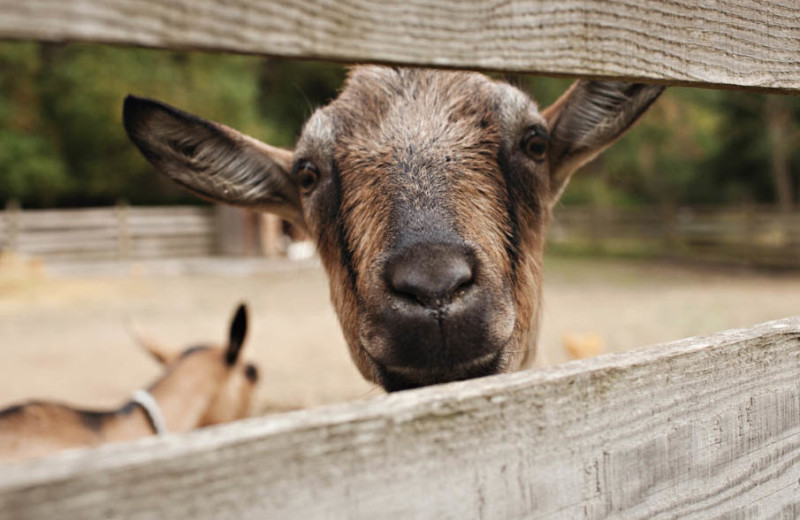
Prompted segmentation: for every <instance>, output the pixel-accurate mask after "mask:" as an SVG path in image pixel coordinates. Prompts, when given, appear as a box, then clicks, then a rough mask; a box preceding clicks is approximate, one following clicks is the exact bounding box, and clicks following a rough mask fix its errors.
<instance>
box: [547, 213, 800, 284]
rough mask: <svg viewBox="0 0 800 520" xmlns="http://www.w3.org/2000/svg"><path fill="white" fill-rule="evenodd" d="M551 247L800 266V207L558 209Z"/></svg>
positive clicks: (793, 267)
mask: <svg viewBox="0 0 800 520" xmlns="http://www.w3.org/2000/svg"><path fill="white" fill-rule="evenodd" d="M548 244H549V247H550V249H551V250H555V251H575V252H580V253H604V254H609V253H610V254H619V255H635V256H658V257H666V258H672V259H685V260H690V261H692V262H710V263H715V264H720V263H721V264H734V265H746V266H756V267H766V268H777V269H797V268H800V211H795V212H791V213H782V212H780V211H778V210H776V209H774V208H770V207H739V208H735V207H732V208H726V207H683V208H679V209H677V210H659V209H658V208H637V209H619V208H589V207H582V208H576V207H562V208H558V209H557V210H556V211H555V213H554V217H553V222H552V225H551V228H550V235H549V237H548Z"/></svg>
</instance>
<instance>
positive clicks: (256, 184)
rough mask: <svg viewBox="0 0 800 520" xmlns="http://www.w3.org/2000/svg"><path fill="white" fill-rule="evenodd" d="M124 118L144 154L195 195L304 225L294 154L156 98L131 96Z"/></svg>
mask: <svg viewBox="0 0 800 520" xmlns="http://www.w3.org/2000/svg"><path fill="white" fill-rule="evenodd" d="M122 119H123V124H124V125H125V131H126V132H127V133H128V137H129V138H130V140H131V141H133V143H134V144H135V145H136V146H137V148H139V151H141V152H142V155H144V157H145V158H146V159H147V160H148V161H149V162H150V163H151V164H152V165H153V166H155V167H156V168H157V169H158V170H159V171H160V172H162V173H164V174H166V175H167V176H168V177H169V178H170V179H172V180H173V181H175V182H176V183H178V184H180V185H181V186H182V187H184V188H186V189H187V190H189V191H191V192H192V193H194V194H195V195H198V196H200V197H202V198H205V199H208V200H212V201H215V202H224V203H226V204H231V205H234V206H243V207H247V208H251V209H258V210H262V211H268V212H271V213H275V214H277V215H279V216H281V217H283V218H285V219H287V220H291V221H292V222H295V223H297V224H299V225H301V226H302V225H303V218H302V212H301V210H300V197H299V193H298V190H297V187H296V185H295V184H294V183H293V182H292V181H291V177H290V172H291V168H292V152H291V151H289V150H283V149H280V148H275V147H274V146H269V145H267V144H264V143H262V142H261V141H258V140H256V139H253V138H252V137H249V136H247V135H245V134H242V133H240V132H237V131H236V130H234V129H232V128H228V127H227V126H225V125H221V124H219V123H214V122H211V121H207V120H205V119H202V118H200V117H197V116H194V115H192V114H188V113H186V112H183V111H182V110H178V109H177V108H174V107H171V106H169V105H167V104H165V103H161V102H159V101H155V100H152V99H145V98H138V97H135V96H130V95H129V96H128V97H126V98H125V103H124V106H123V110H122Z"/></svg>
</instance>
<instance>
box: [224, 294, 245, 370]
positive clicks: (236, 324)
mask: <svg viewBox="0 0 800 520" xmlns="http://www.w3.org/2000/svg"><path fill="white" fill-rule="evenodd" d="M245 337H247V306H246V305H245V304H243V303H242V304H239V307H238V308H237V309H236V313H235V314H234V315H233V319H232V320H231V329H230V332H229V334H228V349H227V351H226V352H225V360H226V361H227V362H228V364H229V365H235V364H236V360H237V359H238V358H239V352H241V351H242V345H244V340H245Z"/></svg>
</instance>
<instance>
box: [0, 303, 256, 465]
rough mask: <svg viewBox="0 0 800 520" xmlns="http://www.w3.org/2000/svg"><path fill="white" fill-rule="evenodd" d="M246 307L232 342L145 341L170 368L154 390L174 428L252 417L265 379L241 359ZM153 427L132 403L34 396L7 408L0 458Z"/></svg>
mask: <svg viewBox="0 0 800 520" xmlns="http://www.w3.org/2000/svg"><path fill="white" fill-rule="evenodd" d="M246 330H247V318H246V311H245V308H244V307H243V306H241V307H240V308H239V310H238V311H237V313H236V314H235V317H234V319H233V320H232V322H231V327H230V334H229V338H228V344H227V345H225V346H223V347H214V346H197V347H192V348H190V349H187V350H185V351H183V352H173V351H171V350H169V349H165V348H164V347H162V346H160V345H158V344H156V343H154V342H153V341H150V340H146V339H142V340H141V341H140V342H141V344H142V346H143V347H144V348H145V349H146V350H147V351H148V352H149V353H150V354H151V355H152V356H153V357H154V358H155V359H156V360H157V361H158V362H159V363H161V364H162V365H163V366H164V370H165V373H164V374H163V375H162V376H161V377H160V378H159V379H158V380H157V381H155V382H154V383H153V384H152V385H151V386H150V387H149V388H148V390H149V391H150V394H151V395H152V396H153V398H154V399H155V400H156V402H157V403H158V405H159V408H160V409H161V412H162V414H163V416H164V419H165V421H166V426H167V429H168V430H169V431H171V432H182V431H188V430H192V429H195V428H199V427H202V426H209V425H212V424H219V423H223V422H228V421H233V420H236V419H241V418H243V417H246V416H247V414H248V412H249V408H250V400H251V396H252V394H253V391H254V389H255V386H256V383H257V381H258V371H257V369H256V367H255V366H254V365H251V364H249V363H244V362H243V361H241V357H240V355H239V354H240V352H241V348H242V345H243V342H244V339H245V334H246ZM153 433H154V427H153V425H152V424H151V422H150V419H149V418H148V416H147V415H146V414H145V412H144V411H143V409H142V408H141V407H140V406H139V405H138V404H136V403H135V402H133V401H130V402H127V403H125V404H124V405H123V406H121V407H120V408H118V409H116V410H108V411H90V410H80V409H77V408H73V407H71V406H68V405H64V404H60V403H54V402H41V401H35V402H29V403H25V404H21V405H16V406H11V407H9V408H6V409H4V410H0V462H3V461H11V460H18V459H25V458H31V457H39V456H42V455H46V454H48V453H51V452H55V451H60V450H64V449H68V448H79V447H89V446H96V445H99V444H102V443H106V442H119V441H126V440H134V439H138V438H141V437H146V436H149V435H153Z"/></svg>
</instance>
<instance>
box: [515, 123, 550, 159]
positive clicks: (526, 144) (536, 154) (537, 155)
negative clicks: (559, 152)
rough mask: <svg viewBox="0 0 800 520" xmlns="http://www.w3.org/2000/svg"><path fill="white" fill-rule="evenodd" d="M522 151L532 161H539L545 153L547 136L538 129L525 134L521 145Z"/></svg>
mask: <svg viewBox="0 0 800 520" xmlns="http://www.w3.org/2000/svg"><path fill="white" fill-rule="evenodd" d="M521 147H522V151H523V153H525V155H527V156H528V157H530V158H531V159H533V160H534V161H537V162H538V161H541V160H542V159H544V156H545V154H546V153H547V135H545V134H543V133H542V131H541V130H539V129H536V128H535V129H533V130H530V131H528V132H527V133H526V134H525V137H523V138H522V143H521Z"/></svg>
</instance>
